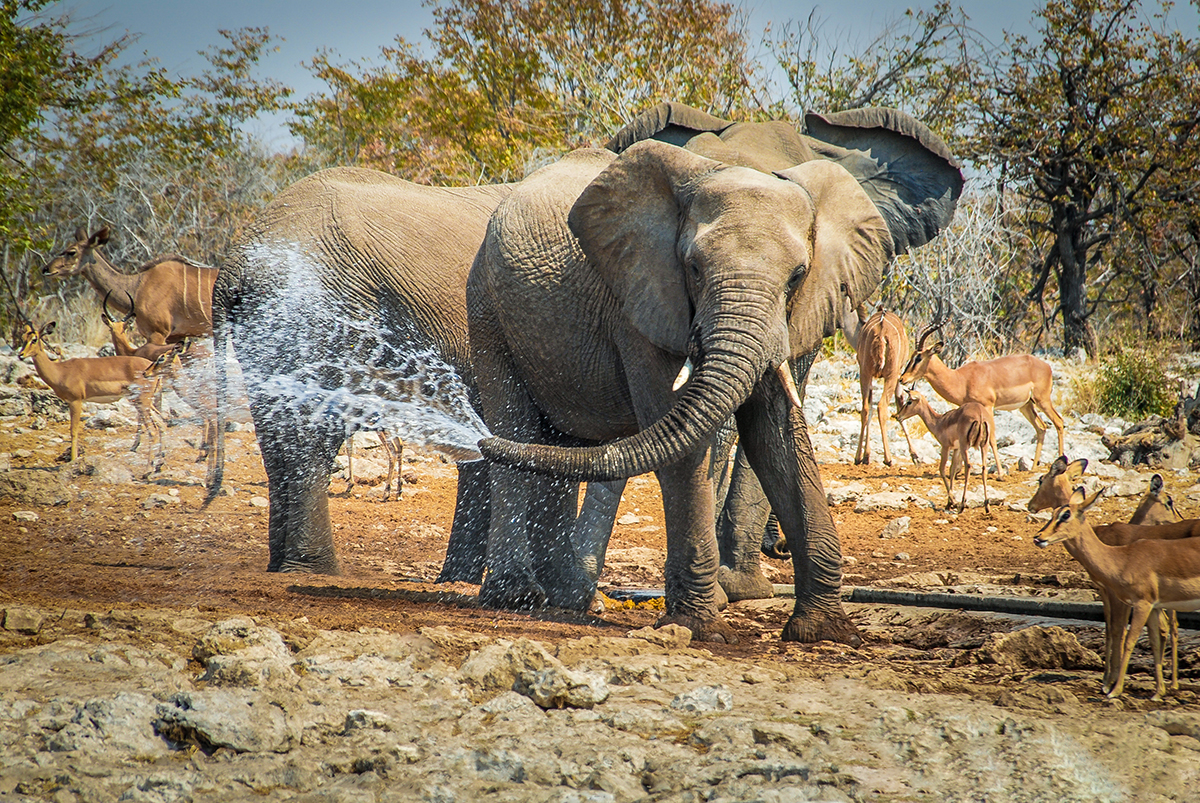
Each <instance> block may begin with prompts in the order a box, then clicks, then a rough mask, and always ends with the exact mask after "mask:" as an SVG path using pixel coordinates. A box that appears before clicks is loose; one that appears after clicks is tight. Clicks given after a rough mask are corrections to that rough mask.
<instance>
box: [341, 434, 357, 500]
mask: <svg viewBox="0 0 1200 803" xmlns="http://www.w3.org/2000/svg"><path fill="white" fill-rule="evenodd" d="M342 445H343V446H344V447H345V448H346V490H344V491H342V496H349V495H350V492H351V491H352V490H354V433H353V432H352V433H350V434H349V435H347V436H346V442H345V443H344V444H342Z"/></svg>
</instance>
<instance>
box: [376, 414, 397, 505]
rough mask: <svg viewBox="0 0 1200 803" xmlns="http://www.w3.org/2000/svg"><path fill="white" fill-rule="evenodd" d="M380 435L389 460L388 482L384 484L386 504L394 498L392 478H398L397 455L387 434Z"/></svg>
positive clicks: (380, 432)
mask: <svg viewBox="0 0 1200 803" xmlns="http://www.w3.org/2000/svg"><path fill="white" fill-rule="evenodd" d="M378 435H379V445H380V446H382V447H383V451H384V453H386V454H387V459H388V475H387V481H386V482H384V483H383V501H385V502H386V501H388V500H389V499H391V498H392V477H394V476H396V453H395V452H393V451H392V442H391V440H389V439H388V436H387V433H386V432H384V431H383V430H380V431H379V432H378Z"/></svg>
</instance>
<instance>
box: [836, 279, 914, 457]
mask: <svg viewBox="0 0 1200 803" xmlns="http://www.w3.org/2000/svg"><path fill="white" fill-rule="evenodd" d="M842 303H843V311H842V333H843V334H845V335H846V341H847V342H848V343H849V344H850V346H851V347H852V348H853V349H854V352H855V355H856V356H857V359H858V384H859V389H860V391H861V392H862V410H861V412H860V424H859V431H858V450H857V451H856V452H855V455H854V464H855V465H862V464H864V463H870V462H871V405H872V403H873V399H874V393H875V379H876V378H879V379H882V380H883V393H881V394H880V396H879V409H878V411H877V415H876V417H877V418H878V420H879V436H880V438H881V439H882V441H883V464H884V465H885V466H890V465H891V464H892V452H891V449H890V447H889V445H888V420H889V418H890V417H889V416H888V414H887V408H888V400H889V399H895V400H896V409H900V405H901V404H902V399H901V397H900V370H901V369H902V368H903V367H904V364H905V363H906V362H907V361H908V335H907V333H906V332H905V330H904V321H902V320H900V317H899V316H898V315H896V314H895V313H894V312H887V311H885V310H878V311H876V312H875V314H873V315H869V316H868V315H867V308H866V305H865V304H859V305H857V306H852V305H851V303H850V300H849V299H848V298H843V300H842ZM899 424H900V431H901V432H903V433H904V440H905V442H906V443H907V444H908V454H909V457H910V458H912V461H913V464H914V465H916V464H917V463H919V462H920V461H919V460H918V459H917V454H916V452H914V451H913V448H912V440H911V439H910V438H909V437H908V430H907V429H905V428H904V422H903V421H900V422H899Z"/></svg>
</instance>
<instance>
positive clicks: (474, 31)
mask: <svg viewBox="0 0 1200 803" xmlns="http://www.w3.org/2000/svg"><path fill="white" fill-rule="evenodd" d="M434 6H435V10H434V22H435V25H434V27H433V28H431V29H429V30H427V31H426V32H425V38H426V43H427V45H428V48H429V51H430V54H429V55H428V56H426V55H425V54H424V53H423V52H422V50H421V49H420V48H418V47H417V46H416V45H414V44H412V43H409V42H406V41H404V40H402V39H400V40H397V44H396V46H395V47H392V48H385V49H384V50H383V53H382V55H383V57H384V61H385V63H384V64H383V65H382V66H367V65H361V64H355V63H351V64H349V65H335V64H333V63H332V62H331V61H330V55H329V54H328V53H322V54H318V56H317V57H316V58H315V59H314V60H313V62H312V64H311V69H312V70H313V71H314V73H315V74H316V75H318V77H320V78H322V79H324V80H325V81H326V82H327V83H328V84H329V86H330V90H331V91H330V92H329V93H328V94H323V95H318V96H315V97H310V98H308V99H306V100H305V101H304V102H302V103H300V104H299V105H298V107H297V116H298V121H297V123H296V125H295V126H293V129H292V131H293V133H294V134H296V135H297V136H300V137H302V138H303V139H304V140H305V142H306V143H308V144H310V145H313V146H314V147H316V148H317V149H318V150H320V151H323V152H324V153H325V154H328V156H327V159H326V161H328V162H333V163H339V164H363V165H367V166H371V167H376V168H378V169H382V170H387V171H390V172H394V173H396V174H398V175H403V176H405V177H406V178H410V179H413V180H417V181H427V182H438V183H476V182H481V181H483V182H488V181H505V180H514V179H518V178H521V177H522V176H523V175H524V174H525V172H526V169H527V167H529V166H530V164H531V163H536V162H537V161H538V159H539V154H542V153H550V154H558V153H561V152H563V151H564V150H567V149H569V148H572V147H577V146H579V145H582V144H586V143H599V142H603V141H604V140H605V139H606V138H607V137H608V136H609V135H610V134H611V133H612V131H614V130H615V129H616V128H617V127H619V126H620V125H621V124H623V123H624V122H625V121H626V120H628V119H629V118H630V117H631V116H633V115H634V114H636V113H637V112H639V111H641V110H642V109H643V108H644V107H645V106H646V105H648V104H651V103H655V102H658V101H659V100H662V99H664V98H670V99H673V100H680V101H682V102H685V103H689V104H691V105H694V106H698V107H700V108H703V109H706V110H708V111H711V112H713V113H715V114H723V115H728V114H729V113H730V112H731V111H732V110H733V109H734V108H737V107H739V106H740V105H741V104H742V102H743V101H744V99H745V98H746V87H747V86H748V85H749V83H750V77H749V75H750V71H751V67H750V62H749V59H748V57H747V55H746V41H745V38H744V36H742V34H741V32H740V28H739V27H738V19H737V17H736V14H735V11H734V8H733V7H732V6H730V5H728V4H724V3H715V2H712V1H711V0H578V1H576V0H449V2H446V3H444V4H442V3H437V2H434Z"/></svg>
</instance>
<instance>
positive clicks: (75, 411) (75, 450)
mask: <svg viewBox="0 0 1200 803" xmlns="http://www.w3.org/2000/svg"><path fill="white" fill-rule="evenodd" d="M67 407H68V408H69V409H70V411H71V462H72V463H74V462H75V461H76V460H78V459H79V432H80V430H82V429H83V400H82V399H76V400H75V401H73V402H71V403H69V404H68V405H67Z"/></svg>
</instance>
